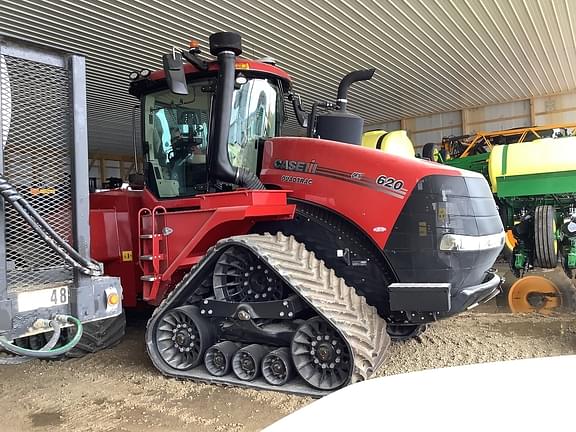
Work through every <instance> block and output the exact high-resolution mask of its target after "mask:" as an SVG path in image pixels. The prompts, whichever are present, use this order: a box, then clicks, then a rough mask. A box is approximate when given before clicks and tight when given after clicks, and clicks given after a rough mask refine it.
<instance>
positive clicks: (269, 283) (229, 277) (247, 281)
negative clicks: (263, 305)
mask: <svg viewBox="0 0 576 432" xmlns="http://www.w3.org/2000/svg"><path fill="white" fill-rule="evenodd" d="M213 284H214V295H215V296H216V298H217V299H218V300H228V301H233V302H261V301H271V300H280V299H282V298H283V295H284V284H283V283H282V281H281V280H280V279H279V278H278V277H277V276H276V275H275V274H274V273H273V272H272V271H270V270H269V269H268V268H267V267H266V265H264V264H263V263H261V262H260V261H259V260H258V258H257V257H255V256H254V255H253V254H251V253H250V252H249V251H247V250H246V249H243V248H239V247H231V248H229V249H227V250H226V251H225V252H224V253H223V254H222V255H221V256H220V258H218V261H217V262H216V266H215V268H214V279H213Z"/></svg>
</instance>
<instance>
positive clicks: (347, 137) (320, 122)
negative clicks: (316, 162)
mask: <svg viewBox="0 0 576 432" xmlns="http://www.w3.org/2000/svg"><path fill="white" fill-rule="evenodd" d="M375 71H376V69H366V70H359V71H354V72H350V73H349V74H348V75H346V76H345V77H344V78H342V81H340V85H339V86H338V96H337V100H336V104H337V108H338V110H337V111H332V112H329V113H326V114H322V115H319V116H318V117H317V120H316V121H317V123H316V136H318V138H322V139H327V140H332V141H340V142H344V143H350V144H358V145H359V144H361V142H362V131H363V128H364V120H363V119H362V118H361V117H359V116H357V115H356V114H353V113H350V112H348V111H346V107H347V105H348V99H347V98H348V88H349V87H350V85H352V84H353V83H355V82H357V81H367V80H369V79H371V78H372V76H374V72H375Z"/></svg>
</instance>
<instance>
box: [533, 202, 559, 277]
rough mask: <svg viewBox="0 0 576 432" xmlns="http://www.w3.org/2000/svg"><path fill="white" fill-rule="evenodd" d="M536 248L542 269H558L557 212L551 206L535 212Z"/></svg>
mask: <svg viewBox="0 0 576 432" xmlns="http://www.w3.org/2000/svg"><path fill="white" fill-rule="evenodd" d="M534 246H535V251H536V259H537V263H538V265H539V266H540V267H543V268H554V267H556V265H557V264H558V240H557V239H556V212H555V210H554V207H552V206H550V205H543V206H538V207H536V211H535V212H534Z"/></svg>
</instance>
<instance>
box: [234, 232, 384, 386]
mask: <svg viewBox="0 0 576 432" xmlns="http://www.w3.org/2000/svg"><path fill="white" fill-rule="evenodd" d="M232 240H234V241H236V242H240V243H244V244H246V245H248V246H250V248H251V249H252V250H253V251H256V252H257V253H258V255H260V257H261V258H262V259H263V260H264V261H266V262H267V263H268V265H270V266H271V267H273V268H275V269H276V271H277V272H278V273H279V274H280V275H281V276H282V277H283V278H284V279H285V280H286V281H287V282H288V283H289V284H290V286H291V288H292V289H293V290H294V291H296V292H297V293H298V294H300V296H301V297H303V298H305V299H306V300H307V301H308V302H309V303H310V305H311V306H312V307H313V308H314V309H316V311H317V312H318V313H320V314H321V315H322V317H323V318H325V319H327V320H328V321H329V322H330V323H331V324H332V325H333V326H334V327H336V328H337V329H338V330H339V331H340V333H341V335H342V336H343V337H344V338H345V339H346V341H347V342H348V344H349V346H350V348H351V349H352V354H353V358H354V370H353V372H352V377H351V383H354V382H357V381H363V380H365V379H368V378H369V377H370V375H371V374H372V373H373V372H374V371H375V370H376V369H377V368H378V367H379V366H380V365H381V364H382V362H383V361H384V355H385V353H386V351H387V349H388V346H389V345H390V337H389V336H388V333H387V332H386V322H385V321H384V320H383V319H382V318H380V316H379V315H378V312H377V311H376V308H375V307H373V306H370V305H368V304H367V303H366V300H365V299H364V298H363V297H360V296H359V295H358V294H356V291H355V290H354V289H353V288H350V287H349V286H348V285H346V283H345V282H344V279H342V278H339V277H338V276H336V274H335V273H334V270H331V269H328V268H327V267H326V266H325V265H324V262H323V261H320V260H318V259H317V258H316V256H315V255H314V253H313V252H310V251H308V250H307V249H306V247H305V245H304V244H303V243H299V242H297V241H296V240H295V239H294V237H286V236H284V235H283V234H281V233H278V234H276V235H275V236H272V235H269V234H264V235H258V234H251V235H246V236H238V237H232Z"/></svg>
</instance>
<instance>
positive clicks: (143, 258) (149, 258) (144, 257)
mask: <svg viewBox="0 0 576 432" xmlns="http://www.w3.org/2000/svg"><path fill="white" fill-rule="evenodd" d="M158 259H159V260H163V259H165V258H164V254H160V255H158ZM140 261H154V255H140Z"/></svg>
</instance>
